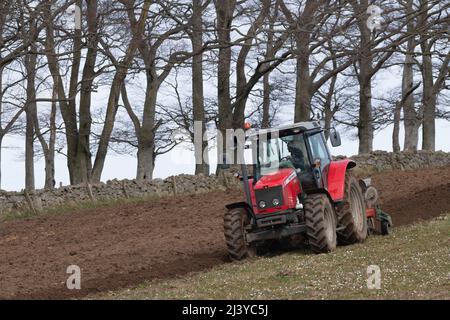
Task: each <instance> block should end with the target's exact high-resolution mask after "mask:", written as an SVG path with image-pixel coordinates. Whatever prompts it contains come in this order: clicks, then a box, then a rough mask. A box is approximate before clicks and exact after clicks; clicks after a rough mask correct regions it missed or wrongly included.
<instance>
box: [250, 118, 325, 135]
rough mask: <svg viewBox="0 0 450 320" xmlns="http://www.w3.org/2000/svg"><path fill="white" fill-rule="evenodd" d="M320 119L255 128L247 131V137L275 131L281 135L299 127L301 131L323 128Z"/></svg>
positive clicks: (269, 133)
mask: <svg viewBox="0 0 450 320" xmlns="http://www.w3.org/2000/svg"><path fill="white" fill-rule="evenodd" d="M321 128H322V127H321V125H320V123H319V121H307V122H297V123H292V124H287V125H283V126H279V127H274V128H268V129H254V130H249V131H248V132H247V134H246V135H247V137H248V138H251V137H257V136H260V135H271V134H272V133H274V132H278V134H279V135H280V136H283V135H285V134H286V135H287V134H289V133H290V132H292V130H294V129H299V132H304V131H309V130H315V129H321Z"/></svg>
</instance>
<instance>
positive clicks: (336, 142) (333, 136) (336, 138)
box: [330, 128, 341, 147]
mask: <svg viewBox="0 0 450 320" xmlns="http://www.w3.org/2000/svg"><path fill="white" fill-rule="evenodd" d="M330 142H331V145H332V146H333V147H339V146H340V145H341V135H340V134H339V132H337V130H336V129H334V128H333V129H331V130H330Z"/></svg>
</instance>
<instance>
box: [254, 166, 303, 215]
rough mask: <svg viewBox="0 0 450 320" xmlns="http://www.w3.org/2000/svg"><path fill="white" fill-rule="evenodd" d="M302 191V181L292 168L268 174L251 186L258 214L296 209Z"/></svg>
mask: <svg viewBox="0 0 450 320" xmlns="http://www.w3.org/2000/svg"><path fill="white" fill-rule="evenodd" d="M300 192H301V188H300V181H299V180H298V178H297V173H296V172H295V170H294V169H292V168H283V169H279V170H276V171H274V172H272V173H269V174H266V175H264V176H262V177H261V178H260V179H259V180H258V181H257V182H256V183H255V184H254V185H253V186H251V188H250V193H251V197H252V202H253V209H254V211H255V213H256V214H257V215H258V214H268V213H277V212H284V211H286V210H290V209H295V208H296V205H297V203H298V195H299V194H300Z"/></svg>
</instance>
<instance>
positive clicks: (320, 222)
mask: <svg viewBox="0 0 450 320" xmlns="http://www.w3.org/2000/svg"><path fill="white" fill-rule="evenodd" d="M304 209H305V221H306V235H307V238H308V242H309V246H310V248H311V250H313V251H314V252H316V253H326V252H330V251H332V250H334V249H335V248H336V214H335V212H334V209H333V207H332V205H331V202H330V199H328V197H327V196H326V195H325V194H312V195H308V196H307V197H306V199H305V202H304Z"/></svg>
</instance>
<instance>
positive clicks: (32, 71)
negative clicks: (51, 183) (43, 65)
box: [25, 46, 37, 191]
mask: <svg viewBox="0 0 450 320" xmlns="http://www.w3.org/2000/svg"><path fill="white" fill-rule="evenodd" d="M31 51H33V52H35V51H36V48H35V47H34V46H32V49H31ZM25 69H26V72H27V88H26V93H27V100H26V110H25V115H26V131H25V189H26V190H28V191H34V189H35V183H34V123H33V122H34V117H33V115H34V114H36V112H37V111H36V84H35V80H36V54H34V53H28V54H27V55H26V56H25Z"/></svg>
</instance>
